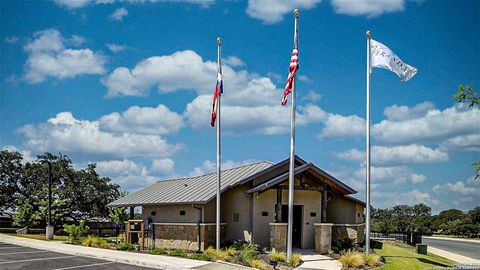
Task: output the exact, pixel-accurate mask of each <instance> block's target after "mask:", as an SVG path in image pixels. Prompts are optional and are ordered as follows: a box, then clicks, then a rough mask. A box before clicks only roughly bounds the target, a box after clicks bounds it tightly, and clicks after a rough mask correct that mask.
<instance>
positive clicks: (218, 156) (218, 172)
mask: <svg viewBox="0 0 480 270" xmlns="http://www.w3.org/2000/svg"><path fill="white" fill-rule="evenodd" d="M217 45H218V52H217V63H218V72H220V69H221V63H220V61H221V59H220V51H221V47H222V39H221V38H220V37H218V38H217ZM221 96H222V95H221V93H219V94H218V97H217V98H218V100H217V102H218V107H217V210H216V212H217V221H216V248H217V250H220V183H221V180H220V174H221V172H220V170H221V151H220V150H221V149H220V148H221V137H220V135H221V129H220V123H221V121H220V111H221V107H220V100H221Z"/></svg>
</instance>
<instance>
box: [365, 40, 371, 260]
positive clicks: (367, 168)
mask: <svg viewBox="0 0 480 270" xmlns="http://www.w3.org/2000/svg"><path fill="white" fill-rule="evenodd" d="M366 35H367V107H366V118H367V119H366V121H365V125H366V135H365V138H366V145H365V148H366V151H367V158H366V164H365V171H366V203H367V206H366V207H367V209H366V218H365V223H366V224H365V225H366V226H365V227H366V230H365V254H366V255H368V254H369V253H370V57H371V55H370V54H371V51H370V39H371V33H370V31H367V33H366Z"/></svg>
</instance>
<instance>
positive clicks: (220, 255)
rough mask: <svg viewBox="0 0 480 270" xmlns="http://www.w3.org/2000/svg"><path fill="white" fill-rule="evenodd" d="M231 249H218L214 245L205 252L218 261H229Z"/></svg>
mask: <svg viewBox="0 0 480 270" xmlns="http://www.w3.org/2000/svg"><path fill="white" fill-rule="evenodd" d="M229 251H230V249H228V250H216V249H214V248H213V247H209V248H207V250H205V254H207V255H208V256H210V257H211V258H212V260H214V261H217V260H220V261H227V260H228V259H230V256H231V255H230V254H229Z"/></svg>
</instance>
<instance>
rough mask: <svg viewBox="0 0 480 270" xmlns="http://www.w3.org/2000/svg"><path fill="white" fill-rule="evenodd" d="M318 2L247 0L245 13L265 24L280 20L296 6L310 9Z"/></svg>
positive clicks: (310, 0)
mask: <svg viewBox="0 0 480 270" xmlns="http://www.w3.org/2000/svg"><path fill="white" fill-rule="evenodd" d="M320 2H321V0H297V1H291V0H249V1H248V7H247V14H248V15H249V16H250V17H252V18H255V19H259V20H261V21H263V22H264V23H266V24H273V23H276V22H279V21H281V20H282V19H283V17H284V16H285V14H287V13H293V10H294V9H296V8H298V9H300V10H306V9H311V8H314V7H315V5H317V4H318V3H320ZM292 17H293V14H292Z"/></svg>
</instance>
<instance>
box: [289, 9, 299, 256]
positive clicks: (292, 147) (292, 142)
mask: <svg viewBox="0 0 480 270" xmlns="http://www.w3.org/2000/svg"><path fill="white" fill-rule="evenodd" d="M293 15H294V16H295V30H294V37H293V46H294V49H298V9H295V10H294V11H293ZM295 77H296V76H294V77H293V78H292V112H291V114H290V117H291V118H290V170H289V174H288V228H287V229H288V233H287V259H288V260H290V258H291V257H292V233H293V192H294V188H293V186H294V181H295V176H294V170H295V97H296V91H295V88H296V79H295Z"/></svg>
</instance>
